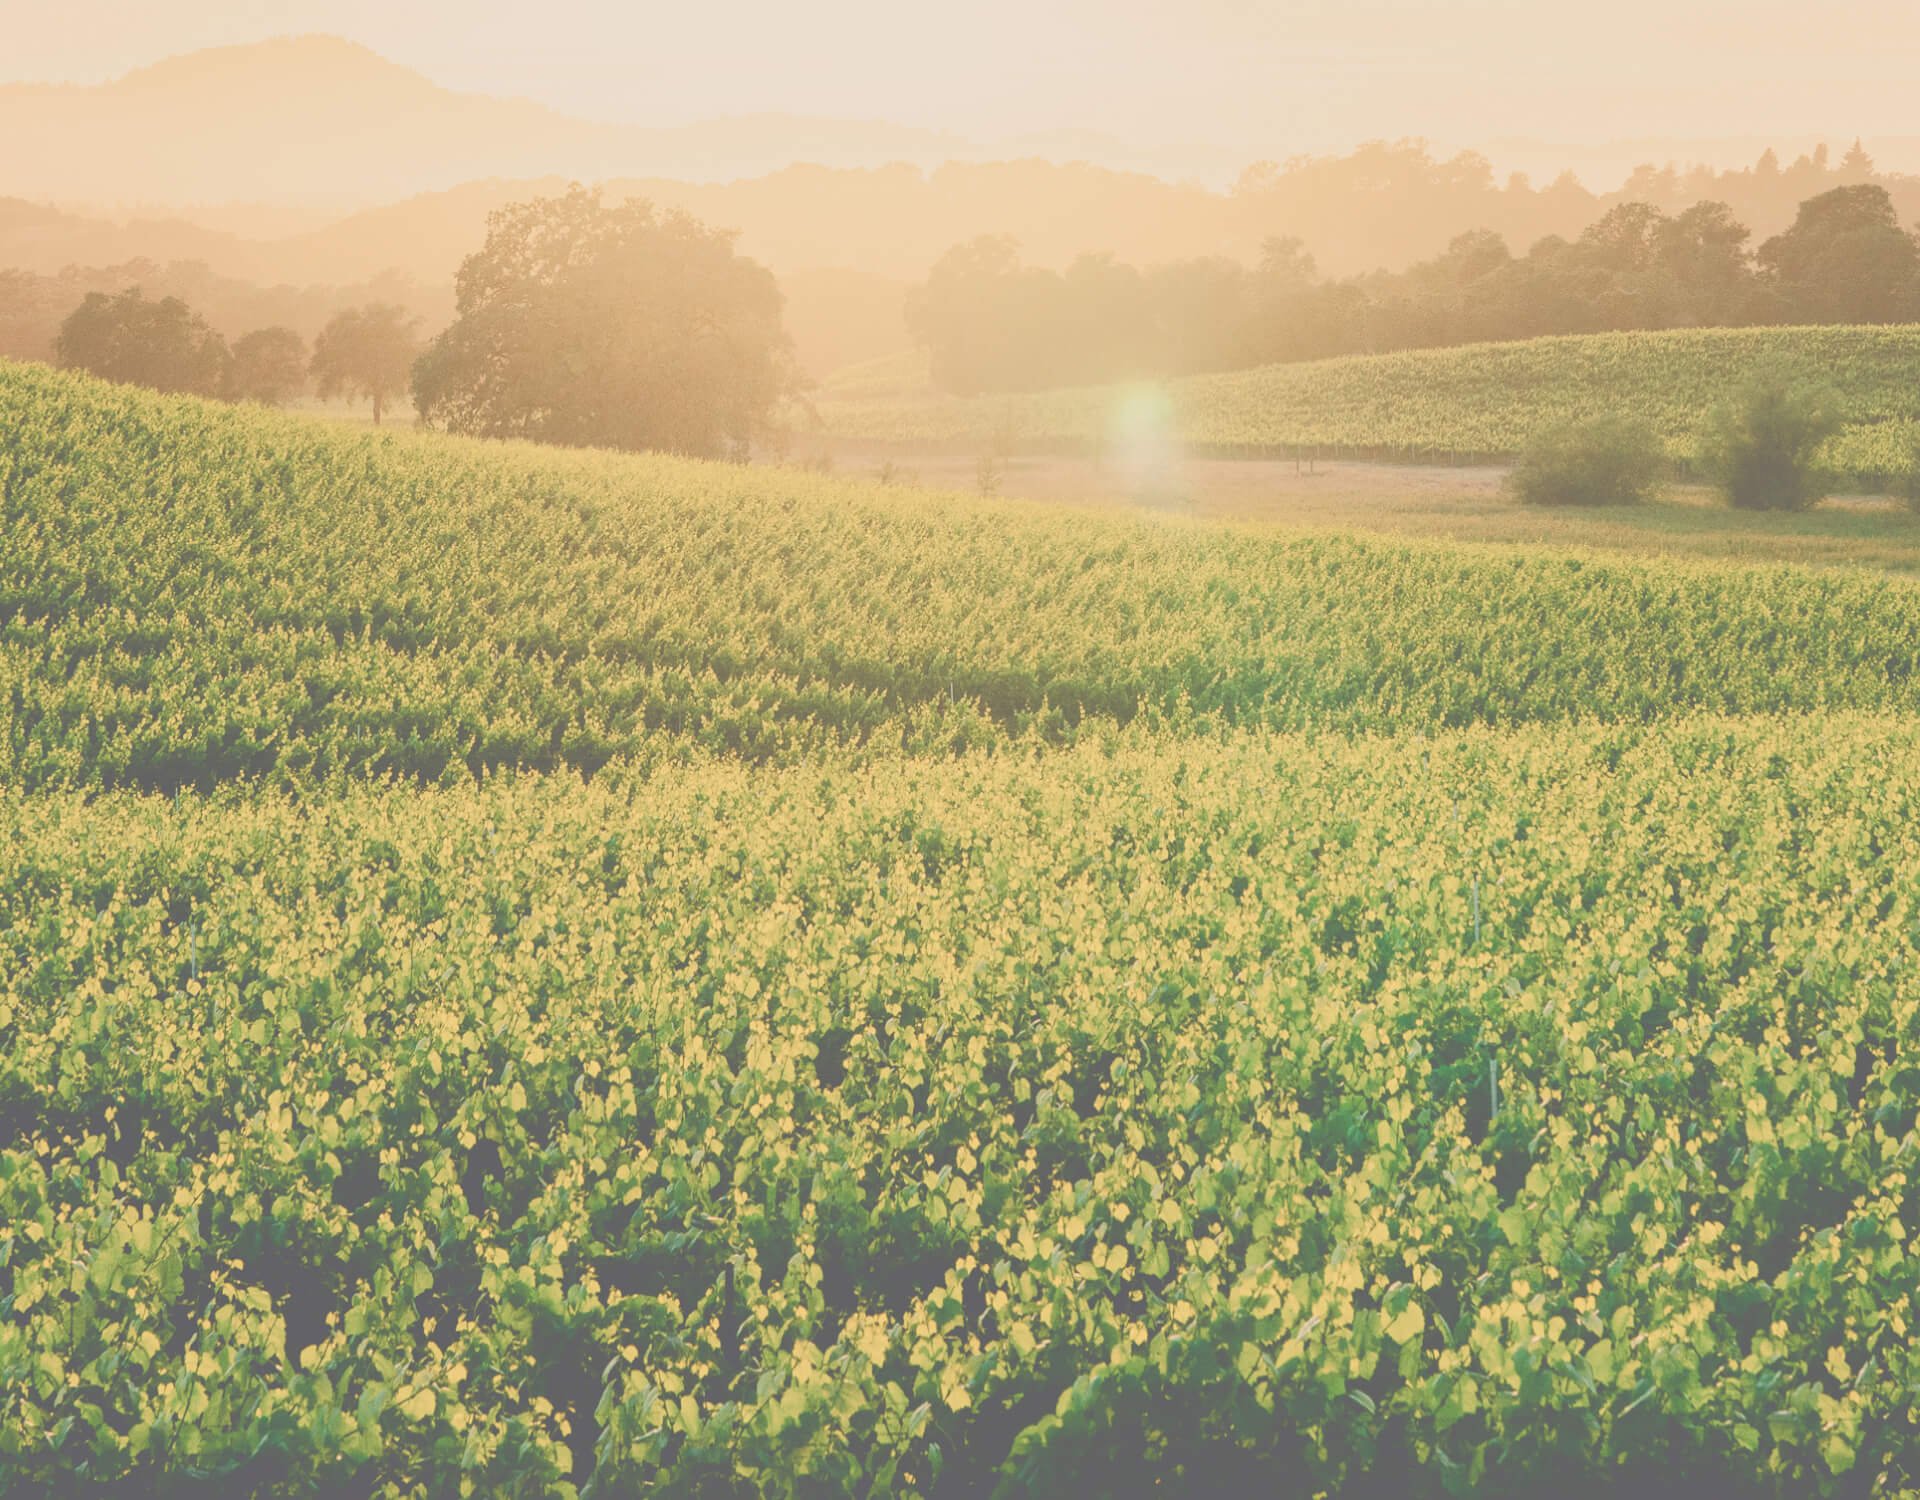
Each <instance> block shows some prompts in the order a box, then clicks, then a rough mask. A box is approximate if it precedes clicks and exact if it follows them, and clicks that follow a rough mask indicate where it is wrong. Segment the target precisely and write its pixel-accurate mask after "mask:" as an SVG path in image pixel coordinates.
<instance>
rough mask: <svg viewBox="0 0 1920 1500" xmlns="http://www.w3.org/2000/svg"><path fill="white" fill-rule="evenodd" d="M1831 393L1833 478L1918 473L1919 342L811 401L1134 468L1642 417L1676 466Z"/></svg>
mask: <svg viewBox="0 0 1920 1500" xmlns="http://www.w3.org/2000/svg"><path fill="white" fill-rule="evenodd" d="M1760 365H1776V366H1780V367H1783V368H1786V369H1788V370H1792V371H1795V372H1797V373H1801V374H1804V375H1805V376H1807V377H1808V378H1810V379H1816V380H1821V381H1826V382H1830V383H1831V384H1832V385H1833V386H1834V387H1835V389H1836V390H1837V391H1838V393H1839V394H1840V396H1841V398H1842V405H1843V409H1844V411H1845V413H1846V418H1847V428H1846V430H1845V431H1843V432H1842V433H1841V434H1840V436H1839V437H1837V438H1836V439H1834V441H1833V442H1832V444H1831V445H1830V446H1829V449H1828V453H1827V462H1828V463H1829V465H1830V466H1831V467H1832V469H1833V470H1834V471H1835V472H1836V473H1838V474H1842V475H1848V476H1855V477H1869V478H1877V477H1881V476H1888V475H1898V474H1903V473H1906V472H1907V471H1909V470H1910V469H1911V467H1912V464H1913V456H1912V444H1913V438H1914V434H1915V431H1916V424H1920V382H1916V381H1915V379H1914V378H1913V377H1914V371H1915V369H1916V368H1920V329H1916V328H1905V327H1902V328H1832V327H1828V328H1754V329H1707V330H1683V331H1677V332H1666V333H1618V334H1598V335H1588V336H1580V337H1567V338H1546V339H1535V340H1530V341H1526V342H1520V343H1504V344H1480V345H1473V346H1470V347H1466V348H1459V349H1428V350H1416V351H1413V352H1410V353H1400V354H1385V355H1374V356H1356V357H1352V358H1346V359H1335V360H1326V361H1321V362H1319V363H1315V364H1297V365H1272V366H1268V367H1266V368H1264V369H1258V370H1248V371H1241V372H1235V373H1231V374H1222V375H1202V376H1194V377H1190V378H1188V379H1184V380H1177V381H1173V382H1170V383H1168V384H1167V385H1166V386H1165V387H1164V388H1163V389H1158V390H1148V391H1141V390H1137V389H1121V388H1113V389H1089V390H1076V391H1048V392H1041V393H1039V394H1035V395H1026V396H1014V397H1005V396H998V397H987V396H982V397H975V398H970V399H961V398H957V397H951V396H942V395H939V394H936V393H934V392H932V391H931V390H930V389H929V388H928V387H927V385H926V384H925V380H924V374H923V372H919V371H916V369H915V367H914V365H913V363H912V362H911V361H907V360H894V361H888V362H883V363H882V364H879V365H874V366H864V367H858V368H855V369H853V370H849V371H847V372H844V373H843V374H842V375H841V376H840V377H839V378H838V379H837V380H833V381H829V382H828V383H827V385H826V386H825V388H824V389H823V390H822V391H820V392H819V393H818V394H817V396H816V397H815V399H814V403H813V407H814V411H815V412H816V413H817V416H818V419H819V423H820V428H821V430H822V431H823V432H825V433H826V434H828V435H830V436H832V437H835V438H839V439H857V440H866V441H881V442H890V443H895V444H899V445H902V446H907V447H928V448H941V447H959V448H963V449H966V450H968V451H974V450H981V449H985V448H987V447H990V446H993V445H1000V446H1003V447H1005V448H1007V449H1009V450H1010V451H1015V452H1019V451H1032V450H1045V449H1059V448H1073V449H1082V450H1085V449H1099V450H1103V451H1107V452H1118V451H1124V450H1125V449H1126V448H1127V447H1128V445H1129V444H1133V443H1137V442H1139V441H1142V440H1143V434H1144V436H1145V437H1164V438H1165V439H1166V440H1167V441H1170V442H1173V443H1177V444H1180V445H1183V446H1185V447H1188V448H1190V449H1195V450H1200V451H1205V452H1213V453H1221V454H1240V455H1260V454H1273V453H1281V452H1291V451H1292V450H1295V449H1298V450H1303V451H1311V452H1317V453H1320V454H1322V455H1326V456H1334V455H1346V456H1351V457H1366V458H1372V459H1376V460H1388V461H1402V462H1447V461H1450V460H1451V459H1453V458H1455V457H1461V456H1465V457H1469V458H1497V457H1500V456H1504V455H1510V454H1513V453H1515V452H1517V451H1518V450H1519V449H1520V448H1521V447H1522V446H1523V445H1524V443H1525V442H1526V440H1527V438H1528V436H1529V435H1530V434H1531V433H1533V432H1535V431H1537V430H1538V429H1539V428H1541V427H1543V426H1547V425H1549V424H1551V423H1552V422H1554V421H1556V420H1560V419H1563V418H1567V417H1579V416H1590V415H1592V414H1594V413H1595V412H1600V411H1615V412H1626V413H1631V414H1633V415H1636V416H1640V417H1644V418H1645V419H1646V420H1647V421H1648V422H1650V423H1651V424H1652V425H1653V426H1654V428H1655V429H1656V430H1657V431H1658V432H1659V433H1660V435H1661V436H1662V437H1663V438H1664V439H1665V440H1666V441H1667V444H1668V447H1669V449H1670V450H1671V451H1672V453H1673V454H1674V456H1675V457H1676V458H1677V459H1682V460H1684V459H1686V458H1688V457H1690V456H1691V455H1692V454H1693V453H1694V452H1695V451H1696V447H1697V441H1698V436H1699V432H1700V427H1701V423H1702V420H1703V419H1704V417H1705V415H1706V413H1707V412H1708V411H1710V410H1711V409H1712V407H1713V405H1714V404H1715V402H1717V401H1718V400H1719V399H1720V398H1721V397H1722V396H1723V395H1725V394H1726V393H1727V391H1728V390H1729V389H1731V388H1732V387H1733V386H1734V385H1736V384H1737V383H1738V382H1739V380H1740V379H1741V378H1742V377H1743V376H1744V375H1745V374H1746V373H1747V372H1748V371H1750V370H1752V369H1754V368H1755V367H1757V366H1760Z"/></svg>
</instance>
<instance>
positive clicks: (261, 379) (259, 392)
mask: <svg viewBox="0 0 1920 1500" xmlns="http://www.w3.org/2000/svg"><path fill="white" fill-rule="evenodd" d="M306 384H307V345H306V341H305V340H304V339H302V338H301V337H300V335H299V334H297V333H295V332H294V331H293V330H292V329H291V328H278V327H276V328H256V329H255V330H254V331H253V332H252V333H249V334H246V335H244V336H243V337H242V338H241V339H240V341H239V342H238V343H236V344H235V345H234V346H233V362H232V365H231V366H230V367H229V369H228V372H227V394H228V396H230V397H231V398H232V399H233V400H235V401H258V402H260V403H261V404H262V405H263V406H282V405H285V404H286V403H287V402H288V401H291V400H292V399H293V398H294V397H295V396H297V395H299V394H300V392H301V391H302V390H304V389H305V388H306Z"/></svg>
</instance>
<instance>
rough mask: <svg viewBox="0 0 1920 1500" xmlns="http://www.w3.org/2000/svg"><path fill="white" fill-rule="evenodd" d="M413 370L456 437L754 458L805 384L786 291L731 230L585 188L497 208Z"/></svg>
mask: <svg viewBox="0 0 1920 1500" xmlns="http://www.w3.org/2000/svg"><path fill="white" fill-rule="evenodd" d="M456 299H457V300H456V305H457V309H458V316H457V317H456V319H455V321H454V323H453V325H452V327H450V328H448V329H447V331H446V332H445V333H443V334H441V335H440V337H439V338H437V339H435V340H434V341H433V343H432V345H431V346H429V348H428V349H427V351H426V353H424V354H423V355H422V356H421V357H420V359H419V362H418V363H417V364H416V366H415V368H414V377H413V391H414V402H415V405H416V406H417V407H418V408H419V410H420V415H421V419H422V420H423V421H426V422H428V423H430V424H433V425H437V426H441V427H444V428H446V429H447V430H449V431H453V432H464V433H470V434H475V435H480V436H490V437H524V438H531V439H534V440H536V441H539V442H548V443H566V444H574V445H592V446H601V447H610V448H658V449H665V450H668V451H671V452H677V453H689V454H699V455H707V456H718V455H723V454H734V455H738V454H744V453H745V452H746V451H748V449H749V447H750V445H751V442H752V439H753V437H754V435H755V434H756V433H757V432H760V431H764V430H765V428H766V426H767V425H768V422H769V419H770V417H771V414H772V411H773V408H774V406H775V404H776V403H777V402H778V401H779V400H780V398H781V397H782V396H784V395H785V394H786V393H787V392H788V390H790V389H791V388H792V385H793V383H794V382H793V374H792V364H791V356H790V350H789V345H788V341H787V337H786V333H785V331H784V330H783V328H782V327H781V320H780V313H781V298H780V292H779V288H778V287H777V286H776V285H775V283H774V280H773V276H772V274H771V273H770V272H768V271H767V270H766V268H765V267H763V266H761V265H758V264H757V263H755V262H754V261H751V260H748V259H746V258H744V257H742V256H740V255H738V254H736V253H735V251H734V248H733V237H732V235H730V234H727V233H723V232H721V231H719V230H714V229H709V228H707V227H706V226H705V225H703V224H701V223H700V222H698V221H697V220H695V219H693V218H691V217H689V216H687V215H686V214H683V213H678V212H675V213H666V214H660V213H656V212H655V211H654V209H653V207H652V205H651V204H648V203H644V202H638V201H635V202H629V203H626V204H622V205H620V206H618V207H609V206H607V205H605V204H603V203H602V202H601V201H600V195H599V193H598V192H590V191H588V190H587V189H585V188H581V187H578V186H575V187H574V188H572V189H570V190H569V191H568V192H567V193H566V194H565V195H563V196H561V197H557V198H536V199H534V200H532V201H531V202H527V203H516V204H513V205H510V206H509V207H506V208H503V209H501V210H499V211H498V212H497V213H495V214H494V215H493V216H492V218H491V219H490V220H489V221H488V225H487V239H486V244H485V246H484V247H483V248H482V249H481V250H479V251H478V252H477V253H475V254H473V255H470V256H468V257H467V259H466V261H465V262H464V263H463V264H462V265H461V267H460V274H459V278H458V281H457V283H456Z"/></svg>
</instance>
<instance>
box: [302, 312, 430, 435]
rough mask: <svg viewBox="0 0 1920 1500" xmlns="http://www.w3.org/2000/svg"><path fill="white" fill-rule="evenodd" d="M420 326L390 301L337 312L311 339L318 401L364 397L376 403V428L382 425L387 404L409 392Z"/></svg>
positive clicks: (374, 412) (354, 399) (418, 345)
mask: <svg viewBox="0 0 1920 1500" xmlns="http://www.w3.org/2000/svg"><path fill="white" fill-rule="evenodd" d="M418 326H419V323H418V320H417V319H415V318H413V317H410V316H409V315H408V314H407V312H406V310H405V309H404V308H399V307H395V306H393V305H392V304H391V303H387V302H369V303H368V304H367V305H366V306H365V307H350V308H347V309H346V310H345V311H344V312H340V313H336V314H335V315H334V318H333V321H332V322H330V323H328V324H327V326H326V327H325V328H323V329H321V330H320V337H318V338H317V339H315V340H314V341H313V364H312V366H311V369H312V374H313V378H314V382H315V387H316V389H317V390H318V391H319V393H320V399H321V400H323V401H331V400H332V399H333V398H334V397H335V396H340V395H344V396H346V397H347V399H348V400H350V401H357V400H359V399H360V398H361V397H363V396H364V397H366V398H367V399H368V400H370V401H372V402H373V425H374V426H375V427H378V426H379V425H380V419H381V417H382V416H383V415H384V414H385V412H386V409H387V403H388V402H389V401H391V400H392V399H393V398H394V397H395V396H397V395H399V394H400V393H401V392H402V391H404V390H406V388H407V380H408V377H409V376H410V374H411V373H412V370H413V361H414V357H415V356H416V355H417V354H418V353H419V350H420V343H419V340H418V338H417V337H416V336H415V329H416V328H417V327H418Z"/></svg>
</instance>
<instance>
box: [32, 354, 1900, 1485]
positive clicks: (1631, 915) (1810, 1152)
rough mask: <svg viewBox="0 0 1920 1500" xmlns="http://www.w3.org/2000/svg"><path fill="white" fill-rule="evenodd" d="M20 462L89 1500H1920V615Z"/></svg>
mask: <svg viewBox="0 0 1920 1500" xmlns="http://www.w3.org/2000/svg"><path fill="white" fill-rule="evenodd" d="M1630 368H1637V367H1630ZM0 433H4V434H5V441H4V443H3V444H0V525H4V527H5V534H6V537H7V545H6V546H5V548H3V549H0V1382H3V1383H4V1384H5V1387H6V1389H7V1391H8V1399H7V1401H6V1402H5V1403H4V1404H0V1472H4V1473H5V1474H6V1476H7V1478H8V1480H9V1481H10V1482H11V1484H12V1485H13V1487H14V1488H16V1489H20V1490H23V1491H25V1492H29V1493H41V1492H50V1493H51V1492H59V1493H66V1492H69V1491H71V1490H72V1488H73V1480H74V1476H76V1475H84V1477H85V1479H86V1481H87V1483H88V1484H92V1485H96V1486H99V1487H102V1488H109V1489H112V1490H114V1491H115V1492H125V1493H138V1494H152V1493H169V1492H176V1491H177V1492H188V1491H191V1492H194V1493H202V1492H217V1493H221V1494H284V1493H331V1494H338V1493H375V1492H384V1491H392V1492H396V1493H398V1492H403V1491H404V1492H409V1493H453V1492H456V1491H458V1490H459V1489H460V1488H461V1487H462V1483H463V1481H464V1482H466V1483H467V1484H469V1485H471V1487H472V1488H473V1489H474V1490H475V1491H476V1492H478V1493H500V1494H506V1493H518V1494H551V1495H556V1496H561V1497H565V1496H569V1495H577V1494H578V1493H580V1492H581V1490H582V1489H583V1488H585V1487H586V1486H587V1485H588V1484H589V1483H591V1485H592V1491H591V1492H592V1493H672V1494H704V1493H714V1492H716V1491H718V1492H725V1493H740V1492H752V1493H756V1494H766V1495H770V1496H779V1497H789V1500H798V1497H801V1496H837V1495H856V1494H858V1495H871V1494H893V1493H902V1492H924V1493H928V1494H930V1495H938V1496H948V1495H951V1496H963V1495H976V1494H981V1493H987V1492H997V1493H999V1494H1002V1495H1008V1496H1036V1497H1037V1496H1042V1495H1053V1494H1060V1493H1063V1492H1070V1491H1074V1490H1078V1491H1079V1492H1082V1493H1088V1494H1133V1493H1146V1492H1160V1491H1165V1492H1167V1493H1199V1492H1213V1491H1214V1490H1216V1489H1219V1488H1221V1487H1224V1488H1226V1489H1227V1490H1230V1491H1232V1492H1236V1493H1238V1492H1247V1493H1254V1492H1258V1491H1259V1490H1260V1488H1261V1487H1262V1486H1263V1485H1264V1486H1266V1487H1267V1488H1269V1489H1270V1488H1271V1487H1272V1484H1273V1482H1274V1476H1275V1475H1276V1474H1279V1475H1284V1476H1289V1482H1291V1477H1297V1478H1298V1481H1299V1483H1300V1484H1301V1485H1302V1486H1303V1488H1304V1489H1305V1490H1310V1491H1311V1492H1314V1493H1325V1494H1329V1495H1341V1496H1356V1495H1376V1494H1383V1493H1391V1494H1394V1495H1397V1496H1407V1497H1410V1500H1445V1497H1448V1496H1452V1495H1457V1494H1458V1493H1460V1492H1461V1481H1462V1477H1463V1476H1466V1477H1468V1478H1470V1480H1471V1483H1472V1488H1473V1490H1474V1492H1475V1493H1476V1494H1481V1495H1488V1496H1501V1497H1515V1500H1518V1497H1524V1496H1530V1495H1537V1494H1539V1493H1541V1492H1542V1491H1543V1490H1544V1489H1547V1488H1548V1487H1552V1488H1554V1489H1556V1490H1557V1491H1559V1492H1563V1493H1570V1494H1575V1495H1606V1494H1617V1493H1619V1492H1620V1491H1621V1489H1622V1487H1628V1488H1633V1489H1640V1490H1644V1491H1646V1492H1648V1493H1672V1492H1674V1491H1675V1489H1676V1488H1677V1487H1678V1486H1680V1485H1681V1484H1685V1485H1688V1486H1698V1487H1699V1489H1700V1491H1701V1493H1713V1494H1736V1495H1742V1496H1751V1497H1754V1500H1788V1497H1797V1496H1802V1495H1810V1494H1811V1495H1823V1496H1829V1497H1835V1500H1838V1497H1842V1496H1846V1495H1852V1494H1864V1493H1868V1492H1869V1490H1870V1489H1871V1488H1874V1487H1878V1488H1881V1489H1884V1490H1885V1491H1886V1492H1887V1493H1903V1492H1907V1491H1910V1490H1911V1489H1912V1487H1913V1485H1914V1484H1915V1483H1916V1482H1920V1472H1916V1470H1915V1468H1914V1463H1913V1452H1912V1446H1911V1442H1910V1438H1909V1434H1910V1432H1911V1430H1912V1423H1911V1421H1910V1420H1909V1417H1910V1415H1911V1410H1912V1402H1913V1392H1914V1389H1915V1379H1916V1375H1917V1374H1920V1363H1917V1362H1916V1357H1915V1355H1914V1354H1913V1352H1912V1349H1911V1343H1910V1340H1909V1339H1908V1338H1907V1337H1906V1330H1907V1329H1908V1328H1909V1327H1910V1321H1909V1314H1910V1310H1911V1309H1912V1308H1913V1307H1914V1306H1915V1304H1916V1299H1920V1258H1917V1257H1915V1256H1914V1255H1912V1254H1911V1253H1909V1247H1908V1244H1907V1240H1908V1235H1909V1232H1910V1231H1909V1229H1908V1227H1907V1226H1909V1225H1910V1224H1912V1223H1913V1222H1914V1220H1915V1214H1916V1211H1917V1209H1916V1202H1915V1190H1914V1188H1913V1186H1912V1172H1911V1168H1912V1163H1913V1158H1914V1152H1915V1149H1916V1142H1917V1141H1920V1136H1916V1131H1915V1122H1916V1110H1920V1057H1917V1056H1916V1046H1915V1040H1914V1039H1915V1037H1916V1036H1920V1012H1917V1002H1916V996H1915V991H1914V987H1913V985H1912V983H1911V980H1910V976H1911V974H1912V972H1913V969H1914V965H1915V964H1916V962H1920V873H1916V872H1920V806H1917V805H1916V801H1917V798H1916V792H1915V788H1917V787H1920V728H1917V727H1916V724H1917V722H1920V721H1917V720H1916V715H1920V587H1916V586H1914V585H1912V584H1908V583H1902V582H1899V581H1890V580H1887V579H1885V578H1882V577H1877V576H1871V575H1866V574H1853V573H1846V572H1841V571H1834V572H1825V573H1815V572H1812V571H1807V570H1801V569H1797V568H1794V567H1787V566H1777V567H1770V568H1747V567H1734V566H1727V565H1714V566H1705V565H1698V564H1681V563H1674V562H1653V561H1632V560H1619V559H1616V560H1612V561H1603V560H1601V559H1599V558H1596V557H1593V556H1590V555H1584V554H1580V553H1575V552H1565V551H1554V550H1517V549H1507V550H1496V549H1492V548H1482V547H1473V546H1465V545H1457V544H1420V545H1412V544H1394V543H1387V542H1377V541H1365V540H1361V539H1358V538H1354V537H1343V536H1325V535H1321V536H1313V535H1304V534H1289V533H1284V532H1274V531H1251V530H1238V529H1234V528H1229V527H1213V526H1203V525H1195V524H1192V523H1186V522H1180V521H1173V520H1167V519H1154V518H1147V517H1139V516H1128V515H1117V514H1089V513H1085V512H1069V511H1062V510H1050V509H1047V508H1045V507H1039V506H1031V505H1022V504H1012V503H990V502H984V501H976V500H968V499H964V498H960V497H955V496H946V495H938V494H930V493H918V492H912V491H906V490H899V489H892V490H882V489H879V488H875V487H865V486H859V485H853V484H847V483H840V482H832V481H828V480H825V479H822V478H819V477H818V476H809V475H801V474H796V473H792V472H787V471H781V470H768V469H750V468H746V467H742V466H730V465H717V464H696V463H687V462H677V461H673V460H669V459H663V458H642V457H619V456H614V455H610V454H605V453H595V452H556V451H542V450H538V449H533V448H529V447H524V446H516V445H511V444H497V443H478V442H456V441H451V440H444V439H440V438H436V437H434V436H432V435H423V434H397V433H385V434H372V433H365V432H350V431H346V430H343V429H340V428H338V427H335V426H332V425H329V424H325V423H320V422H316V421H311V420H301V419H298V418H292V417H286V416H277V415H272V414H269V413H265V412H261V411H243V410H237V409H233V408H228V407H220V406H214V405H209V404H203V403H199V402H194V401H189V400H174V399H165V398H161V397H156V396H152V395H149V394H144V393H141V392H138V391H133V390H128V389H122V388H113V387H108V386H104V385H100V384H97V383H94V382H91V381H87V380H84V379H81V378H78V377H75V376H70V375H64V374H60V373H56V372H52V371H48V370H44V369H39V368H29V367H19V366H0ZM1856 1477H1860V1478H1863V1479H1871V1481H1872V1484H1871V1485H1869V1484H1866V1483H1858V1484H1857V1483H1856V1482H1855V1480H1856Z"/></svg>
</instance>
